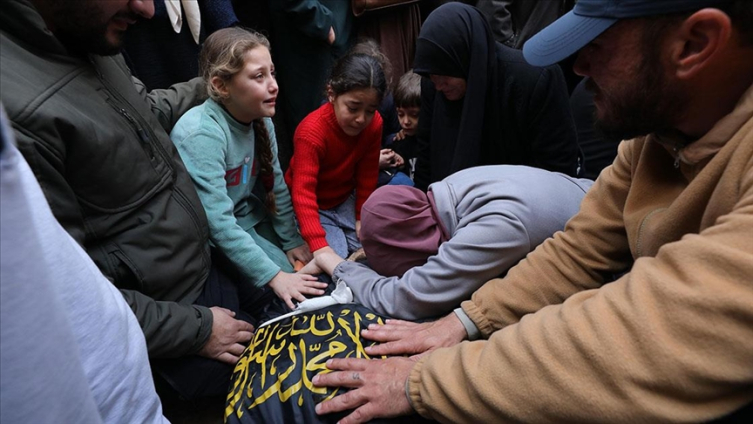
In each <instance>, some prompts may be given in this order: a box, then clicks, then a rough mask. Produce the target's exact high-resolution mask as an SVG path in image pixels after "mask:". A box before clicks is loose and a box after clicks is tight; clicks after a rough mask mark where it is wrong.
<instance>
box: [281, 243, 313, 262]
mask: <svg viewBox="0 0 753 424" xmlns="http://www.w3.org/2000/svg"><path fill="white" fill-rule="evenodd" d="M285 255H286V256H287V257H288V261H290V264H291V265H293V266H295V261H301V262H303V263H304V264H307V263H309V262H310V261H311V260H312V259H314V255H312V254H311V251H310V250H309V245H308V244H306V243H304V244H302V245H300V246H298V247H294V248H292V249H290V250H288V251H287V252H285Z"/></svg>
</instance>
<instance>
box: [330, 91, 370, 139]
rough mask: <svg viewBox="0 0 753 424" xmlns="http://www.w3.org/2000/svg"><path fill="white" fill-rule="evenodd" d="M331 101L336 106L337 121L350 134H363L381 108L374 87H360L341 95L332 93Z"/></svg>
mask: <svg viewBox="0 0 753 424" xmlns="http://www.w3.org/2000/svg"><path fill="white" fill-rule="evenodd" d="M329 101H330V102H331V103H332V105H333V106H334V107H335V116H336V117H337V123H338V124H339V125H340V128H342V129H343V131H344V132H345V134H347V135H350V136H354V135H358V134H361V131H363V130H364V128H366V127H368V126H369V124H370V123H371V120H372V119H374V113H375V112H376V110H377V109H378V108H379V96H378V95H377V91H376V90H375V89H373V88H359V89H356V90H350V91H347V92H345V93H342V94H339V95H336V94H330V100H329Z"/></svg>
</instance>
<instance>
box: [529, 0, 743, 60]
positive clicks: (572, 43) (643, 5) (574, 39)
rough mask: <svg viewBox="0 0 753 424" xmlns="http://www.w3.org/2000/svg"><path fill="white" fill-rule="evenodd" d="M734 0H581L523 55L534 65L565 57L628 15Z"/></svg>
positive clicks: (678, 10)
mask: <svg viewBox="0 0 753 424" xmlns="http://www.w3.org/2000/svg"><path fill="white" fill-rule="evenodd" d="M730 1H731V0H578V2H577V3H575V7H574V8H573V10H571V11H570V12H569V13H567V14H565V15H563V16H562V17H561V18H559V19H557V20H556V21H554V22H553V23H552V24H551V25H549V26H548V27H546V28H544V29H543V30H541V32H539V33H538V34H536V35H534V36H533V37H532V38H531V39H530V40H528V41H527V42H526V43H525V45H524V46H523V56H524V57H525V59H526V61H527V62H528V63H530V64H531V65H534V66H548V65H552V64H554V63H557V62H559V61H561V60H562V59H565V58H566V57H568V56H570V55H572V54H573V53H575V52H577V51H578V50H580V49H582V48H583V47H584V46H585V45H586V44H588V43H590V42H591V41H592V40H593V39H594V38H596V37H598V36H599V34H601V33H602V32H604V31H606V30H607V29H608V28H609V27H611V26H612V25H614V23H615V22H617V21H619V20H620V19H625V18H639V17H642V16H655V15H667V14H672V13H681V12H689V11H692V10H698V9H702V8H704V7H709V6H714V5H719V4H721V3H728V2H730Z"/></svg>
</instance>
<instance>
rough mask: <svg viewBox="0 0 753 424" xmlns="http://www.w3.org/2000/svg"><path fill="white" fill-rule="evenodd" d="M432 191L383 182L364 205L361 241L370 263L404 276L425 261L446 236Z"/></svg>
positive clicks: (389, 273)
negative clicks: (384, 184)
mask: <svg viewBox="0 0 753 424" xmlns="http://www.w3.org/2000/svg"><path fill="white" fill-rule="evenodd" d="M433 200H434V199H433V196H432V194H431V192H429V195H428V196H427V195H426V194H424V192H422V191H421V190H418V189H416V188H413V187H408V186H397V185H395V186H391V185H387V186H383V187H380V188H378V189H376V190H375V191H374V193H372V195H371V196H370V197H369V198H368V200H366V202H365V203H364V205H363V208H362V209H361V244H362V245H363V250H364V252H365V253H366V259H367V260H368V262H369V266H370V267H371V268H372V269H373V270H374V271H376V272H378V273H379V274H381V275H384V276H398V277H399V276H402V275H403V274H404V273H405V271H407V270H409V269H410V268H413V267H414V266H418V265H423V264H424V263H426V260H427V259H428V258H429V257H430V256H432V255H435V254H436V253H437V252H438V251H439V245H440V244H442V242H444V241H445V240H446V239H447V238H446V237H445V236H444V234H443V230H442V226H441V224H440V222H439V220H438V219H437V216H436V212H435V209H434V205H433V203H434V201H433Z"/></svg>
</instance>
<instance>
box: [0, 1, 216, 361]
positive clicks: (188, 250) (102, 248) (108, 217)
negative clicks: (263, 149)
mask: <svg viewBox="0 0 753 424" xmlns="http://www.w3.org/2000/svg"><path fill="white" fill-rule="evenodd" d="M0 33H1V37H2V38H0V42H1V44H0V63H1V64H2V65H1V66H0V72H1V74H0V92H1V93H2V101H3V103H4V105H5V107H6V109H7V112H8V115H9V117H10V120H11V122H12V125H13V129H14V130H15V133H16V138H17V142H18V147H19V150H20V151H21V152H22V153H23V155H24V156H25V157H26V160H27V161H28V162H29V165H30V166H31V168H32V170H33V171H34V173H35V175H36V177H37V180H38V181H39V183H40V185H41V186H42V189H43V190H44V193H45V196H46V197H47V201H48V202H49V203H50V207H51V208H52V211H53V212H54V214H55V216H56V218H57V219H58V221H60V223H61V224H62V225H63V227H64V228H65V229H66V230H67V231H68V232H69V233H70V234H71V236H73V238H74V239H76V240H77V241H78V242H79V243H80V244H81V245H82V246H83V247H84V248H85V249H86V251H87V252H88V254H89V255H90V256H91V257H92V259H94V261H95V262H96V264H97V266H99V268H100V269H101V270H102V272H103V273H104V274H105V275H106V276H107V277H108V278H110V280H111V281H113V282H114V284H115V285H116V286H117V287H118V288H119V289H120V290H121V292H122V293H123V296H124V297H125V298H126V300H127V301H128V303H129V305H130V306H131V308H132V309H133V311H134V313H135V314H136V317H137V318H138V320H139V322H140V324H141V327H142V328H143V330H144V334H145V336H146V340H147V346H148V348H149V353H150V355H151V356H152V357H177V356H182V355H186V354H191V353H195V352H197V351H198V350H199V349H201V347H202V346H203V345H204V344H205V343H206V341H207V339H208V338H209V335H210V333H211V329H212V314H211V312H210V311H209V309H208V308H204V307H198V306H193V305H192V303H193V302H194V301H195V300H196V298H197V297H198V296H199V294H200V293H201V290H202V288H203V285H204V281H205V280H206V278H207V276H208V274H209V267H210V263H211V261H210V256H209V245H208V242H207V240H208V227H207V222H206V216H205V215H204V211H203V208H202V207H201V203H200V201H199V198H198V196H197V195H196V191H195V189H194V187H193V183H192V182H191V180H190V178H189V177H188V174H187V173H186V170H185V168H184V166H183V163H182V162H181V160H180V157H179V155H178V153H177V151H176V150H175V148H174V146H173V145H172V143H171V142H170V138H169V137H168V132H167V131H169V130H170V128H171V127H172V126H173V124H174V123H175V122H176V121H177V120H178V118H179V117H180V115H181V114H182V113H183V112H184V111H186V110H188V109H189V108H190V107H192V106H193V105H195V104H197V103H199V102H200V101H202V100H203V97H204V90H203V85H202V83H201V82H200V81H199V80H198V79H195V80H192V81H190V82H189V83H185V84H180V85H176V86H173V87H171V88H170V89H166V90H160V91H152V92H151V93H149V94H147V93H146V90H145V88H144V87H143V85H141V84H140V83H139V82H138V81H135V80H133V79H132V77H131V75H130V72H129V70H128V68H127V67H126V65H125V62H124V61H123V58H122V56H120V55H117V56H110V57H103V56H88V57H85V58H82V57H75V56H72V55H70V54H69V53H68V52H67V50H66V49H65V47H63V45H62V44H60V42H59V41H58V40H57V39H56V38H55V37H54V36H53V35H52V34H51V33H50V32H49V31H47V30H46V29H45V24H44V21H43V20H42V18H41V16H39V14H38V13H37V12H36V10H35V9H34V7H33V6H32V5H31V4H30V3H29V2H28V1H26V0H4V1H3V13H2V15H0Z"/></svg>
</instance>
